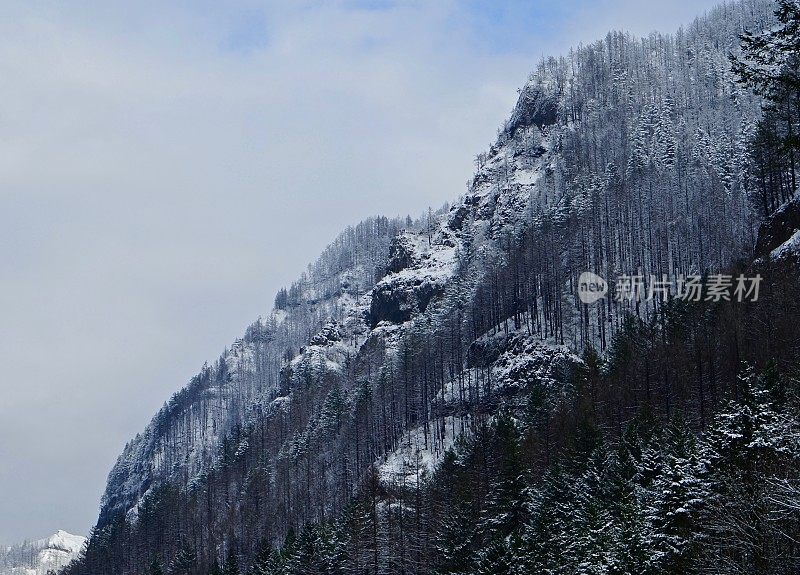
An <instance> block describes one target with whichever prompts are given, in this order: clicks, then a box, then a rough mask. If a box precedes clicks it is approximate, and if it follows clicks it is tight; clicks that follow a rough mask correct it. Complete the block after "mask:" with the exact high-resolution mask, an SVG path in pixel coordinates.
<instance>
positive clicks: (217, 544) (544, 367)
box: [65, 0, 800, 575]
mask: <svg viewBox="0 0 800 575" xmlns="http://www.w3.org/2000/svg"><path fill="white" fill-rule="evenodd" d="M773 8H774V6H773V5H772V4H771V3H770V2H768V1H767V0H741V1H739V2H736V3H732V4H724V5H722V6H720V7H719V8H717V9H715V10H713V11H711V12H710V13H709V14H707V15H705V16H702V17H700V18H698V19H697V20H696V21H695V22H694V23H693V24H692V25H690V26H688V27H687V28H685V29H681V30H679V31H677V32H676V33H674V34H656V33H654V34H652V35H650V36H648V37H647V38H634V37H632V36H630V35H628V34H624V33H620V32H610V33H609V34H608V35H607V36H606V37H605V38H604V39H602V40H598V41H597V42H595V43H593V44H590V45H586V46H582V47H579V48H576V49H575V50H573V51H571V52H570V53H569V55H567V56H563V57H559V58H555V57H553V58H549V59H546V60H544V61H543V62H542V63H541V64H540V65H539V66H538V67H537V68H536V70H535V71H534V72H533V73H532V74H531V76H530V79H529V80H528V82H527V83H526V84H525V85H524V86H523V87H522V88H521V90H520V96H519V99H518V102H517V104H516V106H515V107H514V109H513V110H512V111H511V114H510V117H509V119H508V120H507V121H506V122H505V123H504V124H503V125H502V126H501V127H500V130H499V131H498V135H497V139H496V141H495V142H494V143H493V144H492V145H491V146H490V148H489V149H488V150H487V151H485V152H482V153H480V154H478V156H477V157H476V171H475V174H474V176H473V178H472V179H471V180H470V182H469V184H468V189H467V192H466V193H465V194H464V195H462V196H460V197H458V198H456V199H455V201H454V202H453V203H452V204H448V205H446V206H445V207H443V208H441V209H439V210H436V211H434V210H431V211H430V212H429V213H428V214H425V215H424V216H422V217H420V218H418V219H417V220H412V219H411V218H405V219H388V218H384V217H375V218H371V219H368V220H365V221H363V222H361V223H359V224H358V225H356V226H353V227H351V228H348V229H347V230H345V231H344V232H343V233H342V234H341V235H340V236H339V237H338V238H337V239H336V240H335V241H334V242H333V243H332V244H331V245H330V246H329V247H328V249H327V250H326V251H325V252H324V253H323V254H322V255H321V256H320V257H319V258H318V259H317V261H316V262H315V263H313V264H312V265H310V266H309V268H308V271H307V273H306V274H304V275H303V277H301V278H299V279H298V280H297V281H296V282H295V283H294V284H292V285H291V286H289V287H288V288H287V289H284V290H281V291H280V292H279V293H278V294H277V296H276V298H275V302H274V308H273V309H272V310H271V311H270V312H269V313H267V314H266V315H265V316H264V317H262V318H259V319H258V320H257V321H256V322H255V323H253V324H252V325H251V326H250V327H249V328H248V329H247V330H246V332H245V335H244V336H243V337H242V338H241V339H240V340H237V341H236V342H234V343H233V344H232V345H231V347H230V349H228V350H226V351H225V352H224V353H223V354H222V355H221V356H220V358H219V359H218V360H217V361H215V362H214V363H213V364H211V365H208V364H207V365H205V366H204V367H203V368H202V369H201V370H200V372H199V373H198V375H197V376H196V377H195V378H193V379H192V381H191V382H189V384H188V385H187V386H186V387H185V388H184V389H182V390H181V391H179V392H178V393H176V394H175V395H174V396H173V397H172V398H171V399H170V400H169V401H168V402H167V403H166V404H165V405H164V407H163V408H162V409H161V410H160V411H159V413H158V414H156V416H155V417H154V418H153V420H152V421H151V422H150V423H149V425H148V426H147V427H146V428H145V430H144V431H143V432H142V433H141V434H139V435H138V436H137V437H135V438H134V439H132V440H131V441H130V442H129V444H128V445H127V446H126V447H125V449H124V451H123V453H122V455H121V456H120V458H119V460H118V461H117V463H116V465H115V466H114V468H113V469H112V471H111V473H110V475H109V480H108V484H107V487H106V490H105V494H104V496H103V499H102V502H101V511H100V516H99V520H98V525H97V529H96V531H95V533H94V535H93V537H92V539H91V540H90V542H89V544H88V546H87V550H86V553H85V555H84V557H83V558H82V560H81V561H80V562H79V563H77V564H76V565H73V566H72V567H71V568H69V569H67V570H66V572H65V573H67V574H68V575H82V574H86V575H89V574H91V575H98V574H100V573H114V574H128V573H131V574H133V573H140V572H142V571H143V570H144V569H146V568H147V569H150V572H151V573H160V572H169V573H175V574H179V573H186V574H190V573H191V574H194V573H198V574H199V573H202V574H203V575H205V574H206V573H218V572H219V569H220V568H221V566H222V567H224V569H225V573H239V572H240V571H242V570H243V569H249V571H247V572H248V573H254V574H257V575H263V574H266V573H270V574H272V573H317V572H319V573H323V572H324V573H328V572H337V573H338V572H341V573H351V572H352V573H371V574H375V575H377V574H378V573H430V572H438V573H510V572H512V571H513V569H512V568H518V567H519V566H520V565H524V566H526V569H527V570H523V571H522V572H564V573H567V572H587V573H588V572H598V573H601V572H602V573H612V572H614V573H646V572H647V573H649V572H652V573H662V572H676V573H683V572H689V571H685V570H684V569H685V568H686V565H688V564H689V562H691V564H692V565H693V566H694V567H697V566H698V565H703V566H706V567H707V566H709V565H712V564H716V562H717V560H718V559H719V557H724V558H725V560H726V561H729V562H730V563H731V564H736V565H737V566H738V565H740V564H741V565H744V566H745V568H743V570H741V571H738V572H749V571H748V569H747V568H746V567H747V566H750V565H752V563H753V561H755V560H753V559H752V555H746V556H740V555H739V554H737V552H736V551H731V550H730V549H728V548H726V547H725V546H724V545H721V544H720V546H719V547H714V546H713V545H710V546H709V547H707V549H713V550H714V551H713V553H719V554H720V555H719V556H717V555H714V554H713V553H712V552H711V551H702V552H701V551H699V550H698V549H699V547H698V542H699V541H700V540H701V534H702V533H708V534H710V535H708V536H709V537H711V538H712V539H713V537H718V538H719V537H722V538H724V537H728V536H730V537H733V538H735V537H738V535H735V532H736V529H737V527H739V526H741V525H742V523H741V521H744V519H741V518H746V517H749V516H750V515H748V514H750V513H751V512H752V513H756V515H758V513H760V511H759V510H761V509H767V508H768V511H765V512H764V513H765V515H764V516H763V517H764V520H765V521H767V519H766V518H767V517H780V519H779V520H776V521H777V523H775V524H770V525H771V527H770V528H769V529H773V528H774V529H775V530H776V531H775V532H773V531H769V529H766V528H765V531H764V533H768V534H769V535H768V536H770V537H771V536H773V535H774V536H775V537H778V539H780V538H779V536H778V535H775V533H777V531H780V532H786V533H795V532H796V531H797V529H798V525H797V524H796V522H794V523H792V522H791V521H790V522H789V524H787V525H784V523H782V522H783V521H784V520H785V517H786V516H785V514H788V513H790V505H789V503H787V502H789V501H790V500H791V496H792V494H793V493H795V490H796V483H795V481H796V480H797V473H796V471H797V469H796V465H795V463H794V460H793V459H792V460H791V461H789V460H787V459H786V458H785V453H787V452H790V453H794V451H793V450H794V448H795V446H794V443H793V442H794V441H795V440H796V438H797V437H800V435H796V434H795V433H794V431H793V429H794V427H793V426H794V425H795V421H794V419H793V415H792V414H791V412H789V411H787V410H789V409H793V407H792V406H794V405H795V404H794V403H792V401H788V400H787V399H786V398H787V397H789V395H791V393H790V392H789V391H788V390H789V389H790V388H791V385H790V384H789V383H787V379H786V377H788V376H789V375H790V374H792V373H793V372H792V370H793V369H796V367H797V365H796V363H797V361H796V359H797V357H798V355H797V349H796V344H795V343H794V342H795V341H797V338H795V337H794V335H795V332H794V331H793V330H794V329H796V328H795V326H793V325H792V323H791V321H789V320H788V319H786V318H787V317H791V314H788V315H787V314H786V313H784V312H785V310H786V309H787V306H788V307H791V305H793V304H787V303H786V302H784V301H782V299H781V298H782V294H783V290H784V289H785V288H786V285H787V284H786V283H784V282H791V281H795V280H796V277H795V276H791V275H785V274H784V272H783V271H781V272H780V274H777V273H776V275H775V276H774V277H775V278H777V279H774V281H773V280H770V281H768V282H765V286H764V287H765V292H764V294H763V297H762V298H761V300H760V301H759V302H758V304H755V302H753V305H752V306H751V305H742V307H734V303H735V302H732V301H730V298H728V299H721V298H718V299H717V300H714V301H711V300H708V301H707V300H699V301H697V302H695V303H694V304H693V303H686V302H684V301H682V300H681V299H680V298H679V297H678V296H679V294H678V292H677V287H676V286H677V285H679V280H681V281H682V279H683V278H686V277H689V276H693V275H696V276H698V277H707V276H708V275H709V274H717V275H719V274H721V273H722V272H730V273H731V274H732V273H733V272H734V271H736V272H739V273H744V272H747V273H756V272H758V273H763V274H764V276H765V277H772V276H771V275H770V274H772V273H773V272H774V268H773V267H771V266H773V264H774V262H775V261H778V260H782V259H784V258H785V257H786V255H787V254H788V253H789V252H792V253H793V252H794V250H795V244H796V238H795V236H793V235H792V234H793V233H794V232H795V231H796V230H789V232H790V233H788V235H787V233H785V232H786V231H787V230H785V229H783V228H780V227H775V226H773V227H772V228H770V222H773V223H774V222H776V221H778V220H779V219H780V218H781V217H782V216H781V215H780V214H781V213H784V212H781V210H780V209H778V206H779V205H781V204H783V203H784V202H785V200H786V199H788V197H789V196H790V195H791V193H789V192H787V186H788V185H789V184H788V182H789V179H788V178H787V172H786V169H787V168H786V163H785V162H787V161H788V156H786V155H785V156H781V159H780V161H778V160H775V161H772V159H770V162H766V161H765V160H764V161H762V160H763V158H764V156H759V155H758V153H757V152H758V150H757V149H755V148H754V147H753V146H754V144H753V142H755V141H756V140H755V139H754V138H755V137H756V135H757V134H759V133H761V132H762V131H763V129H764V122H763V117H764V112H763V111H762V103H763V100H762V95H761V94H759V93H758V92H757V91H754V90H752V89H750V88H749V87H748V86H747V85H745V84H744V83H743V82H742V81H741V79H740V78H739V76H738V75H737V73H736V72H735V70H733V69H732V67H731V60H730V55H731V54H734V53H738V51H739V49H740V42H741V40H740V38H739V35H740V34H741V33H742V32H743V31H744V30H749V29H753V30H764V29H767V28H769V27H770V26H773V25H774V23H775V21H776V17H775V15H774V14H773ZM762 151H763V150H762ZM792 169H793V168H792ZM770 170H771V171H770ZM454 195H455V194H453V193H452V191H446V190H443V198H446V197H448V196H449V197H452V196H454ZM783 209H784V210H786V209H791V208H783ZM792 221H793V220H792ZM787 225H788V224H787ZM770 230H773V231H774V234H773V235H774V237H773V238H772V239H770V240H769V242H768V244H769V246H770V247H769V249H768V250H767V251H766V252H765V253H766V254H767V255H766V257H762V258H761V259H760V260H759V262H760V263H759V262H754V261H753V259H754V258H753V246H754V245H755V244H756V240H757V239H758V238H761V239H762V243H763V242H765V241H766V240H764V239H763V238H766V237H767V236H768V235H769V231H770ZM790 238H794V239H790ZM765 245H766V244H765ZM757 251H758V250H757ZM778 263H779V262H778ZM758 266H760V267H758ZM585 271H591V272H593V273H595V274H597V275H599V276H601V277H603V278H605V279H606V280H607V281H608V284H609V286H610V290H609V293H608V297H606V298H605V299H603V300H601V301H600V302H598V303H596V304H594V305H592V306H589V305H586V304H584V303H582V302H581V300H580V299H579V296H578V281H579V277H580V275H581V274H582V273H583V272H585ZM634 276H635V277H641V278H642V281H643V284H642V286H641V289H642V291H643V293H645V294H646V293H648V292H650V291H651V288H652V287H653V283H655V282H660V284H666V285H670V286H673V287H671V288H668V289H666V291H660V292H658V293H660V294H662V293H663V294H664V297H662V298H658V297H656V298H653V297H627V296H628V295H630V294H626V293H624V292H623V288H624V285H625V283H624V281H623V280H624V278H631V277H634ZM653 278H656V279H653ZM661 289H662V290H663V287H662V288H661ZM670 290H671V291H670ZM651 293H652V292H651ZM778 309H781V310H783V311H782V312H781V313H778V312H777V310H778ZM765 318H768V319H765ZM767 325H769V329H771V330H773V333H774V334H781V335H780V336H777V335H775V336H770V337H764V335H765V333H764V330H765V329H766V328H765V326H767ZM743 361H745V362H750V364H751V365H754V366H757V367H758V368H759V369H762V370H772V371H767V372H766V373H767V375H763V374H762V373H761V372H756V371H753V370H751V369H749V368H748V369H747V370H746V369H744V368H743V365H744V364H743V363H742V362H743ZM777 369H782V370H784V371H783V372H780V373H779V372H778V371H775V370H777ZM770 394H777V395H774V396H773V395H770ZM768 397H773V398H778V397H781V398H783V403H781V404H780V406H778V404H777V403H775V402H774V401H772V400H769V399H768ZM792 397H793V396H792ZM776 438H785V442H783V440H782V439H780V440H778V439H776ZM782 450H784V451H782ZM797 454H798V455H800V451H798V452H797ZM762 455H763V458H765V459H758V458H761V457H762ZM752 458H756V459H758V461H761V462H764V464H765V466H763V467H758V470H756V469H755V467H753V466H752V465H750V463H748V462H752V461H755V459H752ZM742 461H744V462H745V463H742ZM737 466H743V467H737ZM759 473H766V474H768V475H764V476H762V475H758V474H759ZM743 478H744V479H743ZM744 480H746V481H748V482H749V483H747V484H746V485H747V486H750V487H752V486H754V485H773V487H774V490H773V491H772V492H771V493H770V494H763V493H758V494H757V495H753V496H752V497H756V499H757V501H756V502H755V503H754V502H753V501H751V499H747V497H751V495H752V493H751V491H747V489H749V487H741V485H743V483H742V481H744ZM770 481H774V482H775V483H770ZM738 489H744V490H745V491H746V492H747V493H748V494H750V495H747V496H746V497H745V496H744V495H743V496H742V497H741V498H739V497H738V495H737V496H736V499H735V502H732V501H731V500H729V499H726V497H732V496H731V494H732V493H738V491H737V490H738ZM770 497H772V499H770ZM734 503H735V504H734ZM737 505H738V507H737ZM759 505H764V506H766V507H759ZM754 509H755V511H754ZM723 510H728V511H729V512H730V513H727V514H726V513H723V512H722V511H723ZM737 513H738V514H739V515H737ZM782 514H784V515H782ZM758 517H759V518H761V517H762V516H761V515H758ZM740 520H741V521H740ZM726 521H729V522H728V523H726ZM548 533H553V536H552V538H551V539H549V538H548ZM720 533H724V534H725V535H719V534H720ZM759 536H761V534H759ZM766 536H767V535H765V537H766ZM737 541H738V540H737ZM770 541H773V540H772V539H770ZM717 542H719V541H717ZM742 545H744V546H747V545H754V546H756V547H758V545H759V543H758V542H755V543H753V542H752V541H751V540H750V539H746V537H745V540H744V543H742ZM765 545H766V547H765V548H764V549H761V548H759V550H760V551H759V552H761V551H763V555H764V559H763V561H764V562H765V563H764V564H769V562H770V561H776V557H780V556H781V553H783V552H784V551H785V550H786V548H788V547H792V545H791V543H788V542H787V541H783V540H780V542H779V543H775V544H773V543H770V544H769V545H767V544H765ZM125 550H129V551H125ZM130 550H134V551H130ZM760 557H761V556H760V555H759V559H758V561H761V559H760ZM689 558H690V559H689ZM787 561H788V562H789V563H791V561H789V560H787ZM758 564H759V565H762V563H758ZM786 564H788V563H786ZM786 564H783V563H782V564H781V565H784V566H785V565H786ZM334 566H335V569H338V570H333V571H331V570H330V569H334ZM698 572H702V570H701V571H698ZM731 572H737V571H735V570H734V571H731ZM761 572H764V573H766V572H769V571H763V570H762V571H761Z"/></svg>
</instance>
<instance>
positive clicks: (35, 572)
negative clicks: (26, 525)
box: [0, 530, 86, 575]
mask: <svg viewBox="0 0 800 575" xmlns="http://www.w3.org/2000/svg"><path fill="white" fill-rule="evenodd" d="M85 543H86V538H85V537H82V536H80V535H72V534H71V533H67V532H66V531H61V530H59V531H56V533H55V534H53V535H51V536H50V537H47V538H45V539H39V540H38V541H32V542H25V543H21V544H18V545H12V546H10V547H7V548H5V549H2V548H0V575H46V573H47V572H48V571H58V570H59V569H61V568H62V567H64V566H65V565H67V564H69V563H70V562H71V561H72V560H73V559H75V558H76V557H78V555H79V554H80V552H81V550H82V549H83V546H84V544H85Z"/></svg>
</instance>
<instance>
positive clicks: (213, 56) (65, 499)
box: [0, 0, 714, 543]
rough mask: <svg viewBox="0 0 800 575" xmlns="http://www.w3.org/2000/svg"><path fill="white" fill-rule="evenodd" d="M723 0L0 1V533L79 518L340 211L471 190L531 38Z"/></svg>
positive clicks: (654, 17)
mask: <svg viewBox="0 0 800 575" xmlns="http://www.w3.org/2000/svg"><path fill="white" fill-rule="evenodd" d="M713 3H714V2H711V1H706V0H692V1H687V0H680V1H678V2H671V1H669V0H665V1H663V2H659V3H658V4H659V6H657V7H656V6H651V4H655V3H650V2H641V1H639V0H628V1H624V0H582V1H577V0H539V1H535V2H507V3H497V2H493V1H491V0H486V1H485V2H484V1H477V0H473V1H464V2H457V1H441V0H437V1H435V2H433V1H431V2H392V1H388V0H387V1H382V0H374V1H369V0H364V1H350V2H348V1H342V2H325V3H323V2H315V1H310V0H308V1H297V0H295V1H289V0H286V1H278V2H260V1H256V0H234V1H230V2H218V1H211V0H182V1H176V2H165V1H164V0H153V1H133V0H131V1H129V2H113V1H109V0H98V1H97V2H86V1H70V2H66V1H50V2H48V1H40V2H39V1H37V2H31V1H30V0H22V1H19V2H16V1H9V0H0V366H2V367H0V542H7V543H10V542H14V541H19V540H23V539H26V538H38V537H42V536H45V535H47V534H49V533H52V532H54V531H55V530H56V529H66V530H68V531H72V532H75V533H82V534H86V533H87V532H88V530H89V528H90V527H91V525H92V524H93V522H94V520H95V519H96V516H97V510H98V503H99V498H100V495H101V493H102V490H103V487H104V484H105V479H106V474H107V473H108V471H109V469H110V468H111V466H112V464H113V463H114V460H115V459H116V456H117V455H118V454H119V452H120V451H121V450H122V447H123V446H124V444H125V442H126V441H127V440H128V439H130V438H131V437H132V436H134V435H135V434H136V433H137V432H138V431H140V430H141V429H142V428H143V427H144V426H145V425H146V423H147V422H148V421H149V419H150V417H151V416H152V415H153V413H154V412H155V411H156V410H157V409H158V408H159V407H160V405H161V404H162V403H163V402H164V400H165V399H167V398H168V397H169V395H170V394H171V393H173V392H174V391H176V390H177V389H178V388H180V387H181V386H182V385H183V384H184V383H185V382H186V381H188V379H189V378H190V377H191V376H192V375H193V374H194V373H196V372H197V370H198V369H199V367H200V366H201V365H202V364H203V362H204V361H205V360H213V359H214V358H216V357H217V356H218V355H219V353H220V352H221V351H222V349H223V348H224V347H225V346H226V345H227V344H229V343H230V342H231V341H232V340H233V339H234V338H236V337H238V336H240V335H241V334H242V333H243V331H244V328H245V326H246V325H248V324H249V323H250V322H252V321H253V320H254V319H255V318H256V317H258V316H259V315H263V314H265V313H266V312H267V311H268V310H269V308H270V307H271V303H272V300H273V296H274V293H275V292H276V290H277V289H278V288H279V287H280V286H282V285H285V284H288V283H289V282H291V280H292V279H293V278H295V277H297V276H298V275H299V274H300V273H301V272H302V271H303V270H304V269H305V266H306V265H307V263H308V262H310V261H311V260H313V259H314V258H315V257H316V256H317V254H318V253H319V252H320V251H321V250H322V248H324V246H325V245H326V244H327V243H328V242H329V241H330V240H332V239H333V238H334V237H335V235H336V234H337V232H339V231H340V230H341V229H342V228H343V227H345V226H346V225H348V224H352V223H356V222H358V221H359V220H360V219H363V218H364V217H366V216H370V215H374V214H386V215H405V214H409V213H410V214H412V215H418V214H420V213H421V212H422V211H423V210H424V209H425V208H426V207H427V206H428V205H432V206H434V207H436V206H439V205H441V204H443V203H444V202H446V201H451V200H453V199H454V198H456V197H457V196H458V195H459V194H461V193H462V192H463V191H464V186H465V182H466V180H467V178H468V177H469V176H470V174H471V170H472V159H473V158H474V156H475V154H476V153H478V152H480V151H482V150H484V149H485V148H487V147H488V144H489V143H490V142H491V141H492V140H493V138H494V136H495V134H496V130H497V128H498V127H499V126H500V125H501V124H502V122H503V120H504V119H505V118H506V116H507V115H508V113H509V111H510V109H511V107H512V106H513V104H514V101H515V99H516V90H517V88H519V87H520V86H521V85H522V84H523V83H524V81H525V79H526V78H527V75H528V73H529V72H530V71H531V70H532V69H533V67H534V66H535V64H536V63H537V62H538V61H539V59H540V58H541V57H542V56H546V55H550V54H558V53H563V52H565V51H566V50H567V49H568V48H569V46H570V45H573V44H577V43H578V42H581V41H583V42H586V41H592V40H594V39H597V38H600V37H602V36H604V35H605V32H606V31H607V30H608V29H611V28H616V29H624V30H630V31H632V32H634V33H636V34H647V33H648V32H649V31H651V30H653V29H660V30H665V31H671V30H673V29H676V28H677V27H678V26H679V25H680V24H682V23H687V22H689V21H690V20H691V19H692V17H693V16H694V15H695V14H697V13H698V12H700V11H703V10H705V9H706V8H708V7H710V6H711V5H712V4H713ZM495 4H497V6H495Z"/></svg>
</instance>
